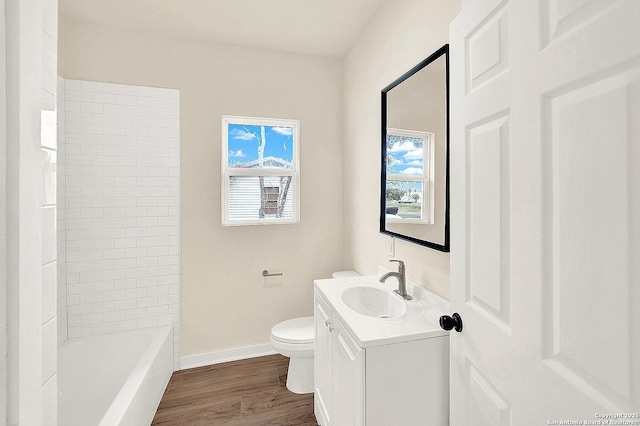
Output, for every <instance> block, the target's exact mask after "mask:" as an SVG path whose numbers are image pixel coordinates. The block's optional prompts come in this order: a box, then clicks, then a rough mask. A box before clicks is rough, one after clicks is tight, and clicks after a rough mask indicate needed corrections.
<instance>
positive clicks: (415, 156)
mask: <svg viewBox="0 0 640 426" xmlns="http://www.w3.org/2000/svg"><path fill="white" fill-rule="evenodd" d="M402 158H404V159H405V160H421V159H422V158H423V156H422V148H418V149H413V150H411V151H409V152H407V153H406V154H405V155H403V156H402Z"/></svg>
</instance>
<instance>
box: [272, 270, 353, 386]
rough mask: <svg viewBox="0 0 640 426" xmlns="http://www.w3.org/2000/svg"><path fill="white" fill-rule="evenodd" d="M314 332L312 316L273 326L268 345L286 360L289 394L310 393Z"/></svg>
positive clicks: (350, 274) (348, 274) (350, 273)
mask: <svg viewBox="0 0 640 426" xmlns="http://www.w3.org/2000/svg"><path fill="white" fill-rule="evenodd" d="M358 275H360V274H358V273H357V272H355V271H340V272H334V273H333V274H331V276H332V277H333V278H344V277H355V276H358ZM314 342H315V329H314V325H313V317H312V316H311V317H300V318H293V319H289V320H286V321H283V322H281V323H278V324H276V325H274V326H273V328H272V329H271V346H272V347H273V349H275V350H276V351H277V352H278V353H280V354H281V355H284V356H286V357H288V358H289V370H288V371H287V389H289V390H290V391H291V392H293V393H311V392H313V345H314Z"/></svg>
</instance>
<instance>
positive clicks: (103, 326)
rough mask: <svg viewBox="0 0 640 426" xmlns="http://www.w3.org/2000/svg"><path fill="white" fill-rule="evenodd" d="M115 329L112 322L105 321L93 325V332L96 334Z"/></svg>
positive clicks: (111, 331) (110, 331)
mask: <svg viewBox="0 0 640 426" xmlns="http://www.w3.org/2000/svg"><path fill="white" fill-rule="evenodd" d="M103 321H104V319H103ZM114 331H115V325H114V323H112V322H103V323H100V324H94V325H92V326H91V334H92V335H94V336H95V335H99V334H106V333H113V332H114Z"/></svg>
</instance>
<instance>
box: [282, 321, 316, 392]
mask: <svg viewBox="0 0 640 426" xmlns="http://www.w3.org/2000/svg"><path fill="white" fill-rule="evenodd" d="M314 335H315V330H314V328H313V317H302V318H293V319H290V320H287V321H283V322H281V323H279V324H276V325H275V326H274V327H273V328H272V329H271V346H273V348H274V349H275V350H276V351H278V352H279V353H280V354H282V355H284V356H286V357H289V370H288V371H287V389H289V390H290V391H291V392H293V393H309V392H313V345H314Z"/></svg>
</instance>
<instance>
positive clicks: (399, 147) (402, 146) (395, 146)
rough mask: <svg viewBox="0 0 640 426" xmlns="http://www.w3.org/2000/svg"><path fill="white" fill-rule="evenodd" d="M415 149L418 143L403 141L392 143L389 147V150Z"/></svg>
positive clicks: (405, 150)
mask: <svg viewBox="0 0 640 426" xmlns="http://www.w3.org/2000/svg"><path fill="white" fill-rule="evenodd" d="M415 149H416V145H415V144H414V143H413V142H409V141H403V142H396V143H393V144H391V146H390V147H387V152H407V151H413V150H415ZM420 150H422V148H420Z"/></svg>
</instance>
